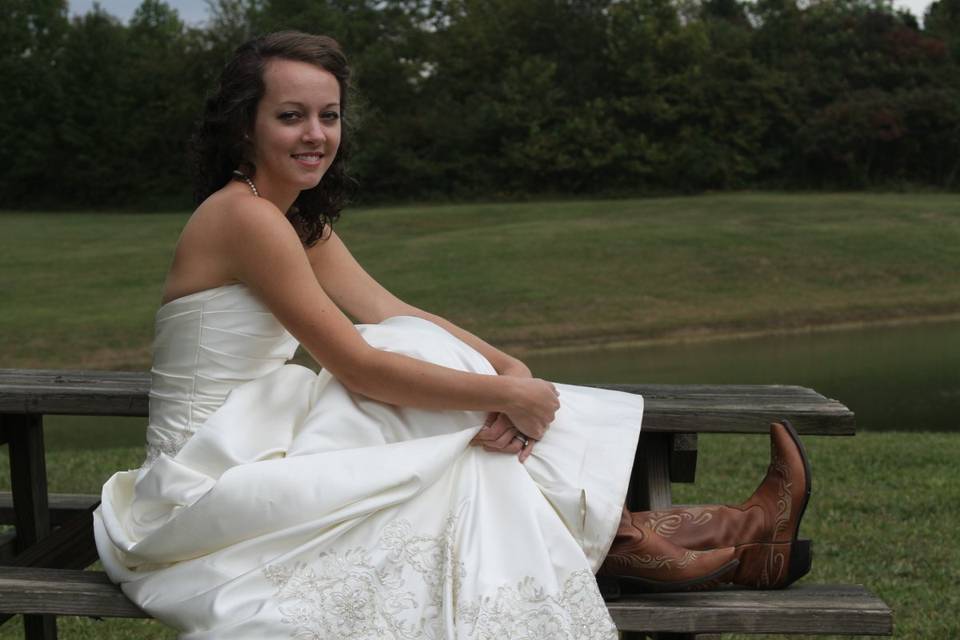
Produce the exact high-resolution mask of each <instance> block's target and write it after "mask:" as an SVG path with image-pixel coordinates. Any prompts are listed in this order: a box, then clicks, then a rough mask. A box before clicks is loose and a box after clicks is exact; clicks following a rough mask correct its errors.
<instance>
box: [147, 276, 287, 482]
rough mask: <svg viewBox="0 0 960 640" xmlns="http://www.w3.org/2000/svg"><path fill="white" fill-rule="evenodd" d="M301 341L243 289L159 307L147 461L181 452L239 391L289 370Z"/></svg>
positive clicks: (240, 286)
mask: <svg viewBox="0 0 960 640" xmlns="http://www.w3.org/2000/svg"><path fill="white" fill-rule="evenodd" d="M296 349H297V341H296V339H295V338H294V337H293V336H292V335H290V332H289V331H287V330H286V328H284V326H283V325H282V324H280V322H279V321H278V320H277V319H276V317H274V315H273V314H272V313H271V312H270V311H269V310H268V309H267V308H266V307H265V306H264V305H263V303H261V302H260V301H259V300H257V298H256V297H254V296H253V294H252V293H250V291H249V289H247V287H246V286H245V285H243V284H239V283H238V284H230V285H224V286H220V287H215V288H213V289H207V290H205V291H198V292H197V293H193V294H190V295H187V296H184V297H182V298H177V299H175V300H172V301H170V302H168V303H166V304H164V305H162V306H161V307H160V309H159V310H158V311H157V316H156V334H155V338H154V343H153V366H152V367H151V369H150V373H151V385H150V421H149V425H148V427H147V461H146V464H148V465H149V464H150V463H152V462H153V461H154V460H155V459H156V457H157V456H158V455H159V453H160V452H161V451H162V452H165V453H167V454H168V455H175V454H176V452H177V451H179V449H180V448H181V447H182V446H183V444H184V443H185V442H186V441H187V440H188V439H189V438H190V436H192V435H193V434H194V433H195V432H196V430H197V429H199V428H200V427H201V426H202V425H203V423H204V422H206V420H207V418H208V417H209V416H210V414H212V413H213V412H214V411H216V410H217V409H218V408H219V407H220V406H221V405H222V404H223V402H224V400H225V399H226V397H227V394H228V393H230V391H231V390H232V389H234V388H235V387H237V386H239V385H241V384H243V383H245V382H249V381H250V380H253V379H256V378H260V377H263V376H265V375H267V374H268V373H270V372H272V371H274V370H275V369H277V368H279V367H281V366H283V364H284V363H285V362H286V361H287V360H289V359H290V358H291V357H292V356H293V354H294V352H295V351H296Z"/></svg>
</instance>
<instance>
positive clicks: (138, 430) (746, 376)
mask: <svg viewBox="0 0 960 640" xmlns="http://www.w3.org/2000/svg"><path fill="white" fill-rule="evenodd" d="M527 362H528V363H529V364H530V366H531V368H533V370H534V372H535V373H536V374H537V375H538V376H540V377H544V378H548V379H550V380H556V381H558V382H570V383H578V384H585V383H603V382H609V383H715V384H735V383H743V384H797V385H801V386H804V387H812V388H813V389H816V390H817V391H819V392H820V393H822V394H823V395H825V396H828V397H830V398H835V399H837V400H839V401H840V402H842V403H844V404H845V405H847V406H848V407H850V409H852V410H853V411H854V413H856V416H857V428H858V429H860V430H870V431H960V323H955V322H954V323H941V324H918V325H909V326H897V327H879V328H867V329H857V330H850V331H830V332H813V333H807V334H793V335H786V336H773V337H764V338H751V339H742V340H723V341H719V340H718V341H711V342H695V343H684V344H670V345H659V346H648V347H638V348H622V349H592V350H585V351H576V352H566V353H558V354H550V355H539V356H532V357H529V358H527ZM45 424H46V428H45V434H46V440H47V448H48V449H88V448H101V447H115V446H138V445H141V444H142V443H143V432H144V428H145V425H146V420H145V419H143V418H99V417H68V416H50V417H48V418H47V419H46V423H45Z"/></svg>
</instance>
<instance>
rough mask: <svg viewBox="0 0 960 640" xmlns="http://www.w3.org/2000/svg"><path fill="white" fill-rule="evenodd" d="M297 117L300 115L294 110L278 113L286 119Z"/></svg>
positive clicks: (281, 117) (282, 118)
mask: <svg viewBox="0 0 960 640" xmlns="http://www.w3.org/2000/svg"><path fill="white" fill-rule="evenodd" d="M299 117H300V114H299V113H297V112H296V111H284V112H283V113H281V114H280V119H281V120H287V121H289V120H296V119H297V118H299Z"/></svg>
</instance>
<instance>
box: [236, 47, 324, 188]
mask: <svg viewBox="0 0 960 640" xmlns="http://www.w3.org/2000/svg"><path fill="white" fill-rule="evenodd" d="M263 75H264V77H263V80H264V85H265V91H264V94H263V98H261V100H260V104H259V105H257V114H256V120H255V122H254V129H253V133H252V135H251V138H252V143H253V164H254V166H255V167H256V182H257V185H258V187H261V188H262V189H266V190H277V189H279V190H286V189H292V188H296V189H297V190H298V191H302V190H304V189H310V188H313V187H315V186H317V184H318V183H319V182H320V179H321V178H322V177H323V174H324V173H326V171H327V169H329V168H330V165H331V164H333V159H334V158H335V157H336V155H337V149H338V148H339V146H340V86H339V85H338V84H337V79H336V77H334V75H333V74H332V73H330V72H329V71H326V70H324V69H321V68H319V67H316V66H314V65H312V64H308V63H306V62H299V61H294V60H282V59H273V60H270V61H268V62H267V64H266V67H265V69H264V74H263Z"/></svg>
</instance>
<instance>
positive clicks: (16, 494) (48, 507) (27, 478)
mask: <svg viewBox="0 0 960 640" xmlns="http://www.w3.org/2000/svg"><path fill="white" fill-rule="evenodd" d="M599 386H604V387H606V388H613V389H619V390H622V391H628V392H632V393H640V394H642V395H643V396H644V399H645V405H646V410H645V415H644V429H643V433H642V435H641V443H640V447H639V448H638V455H637V459H636V463H635V467H634V474H633V483H632V486H631V490H630V495H629V497H628V501H629V504H630V507H631V508H632V509H635V510H638V509H659V508H665V507H669V506H670V505H671V504H672V500H671V482H693V480H694V478H695V474H696V462H697V435H698V434H699V433H720V432H722V433H758V434H766V433H767V428H768V424H769V423H770V422H772V421H775V420H779V419H783V418H787V419H789V420H790V421H791V422H792V423H793V425H794V426H795V427H796V428H797V430H798V431H799V432H800V433H801V434H807V435H814V434H815V435H853V434H854V417H853V414H852V413H851V412H850V410H849V409H847V408H846V407H845V406H843V405H842V404H840V403H839V402H837V401H835V400H830V399H827V398H825V397H823V396H821V395H819V394H817V393H816V392H814V391H813V390H811V389H806V388H803V387H796V386H771V385H599ZM148 388H149V377H148V375H147V374H145V373H129V372H110V371H48V370H16V369H0V442H6V443H7V445H8V447H9V453H10V473H11V488H12V491H11V492H9V493H0V524H13V525H14V526H15V531H16V533H15V535H10V534H7V535H5V536H0V565H3V566H0V619H4V620H5V619H6V618H8V617H10V616H11V615H12V614H25V615H24V625H25V628H26V638H27V639H28V640H36V639H41V638H42V639H45V640H46V639H50V638H55V637H56V616H58V615H81V616H96V617H146V614H145V613H144V612H143V611H141V610H140V609H138V608H137V607H136V606H135V605H134V604H133V603H131V602H130V601H129V600H128V599H127V598H126V597H125V596H124V595H123V594H122V593H121V592H120V590H119V589H118V588H117V587H116V586H115V585H113V584H111V583H110V582H109V580H107V579H106V576H105V575H104V574H103V573H100V572H94V571H83V570H82V569H83V568H84V567H86V566H88V565H89V564H91V563H92V562H93V560H95V559H96V551H95V549H94V548H93V534H92V529H91V526H90V523H91V521H92V516H91V514H92V510H93V508H95V506H96V504H97V499H98V498H97V496H87V495H76V494H60V495H48V493H47V485H46V468H45V461H44V447H43V416H44V415H56V414H66V415H100V416H146V415H147V391H148ZM609 610H610V613H611V615H612V616H613V619H614V621H615V622H616V623H617V626H618V627H619V628H620V629H621V630H622V631H624V632H625V633H624V634H623V637H624V638H641V637H644V636H645V634H653V635H654V636H655V637H658V638H670V639H680V638H693V637H695V636H696V635H698V634H719V633H803V634H852V635H890V634H891V633H892V627H893V622H892V613H891V611H890V609H889V607H887V605H886V604H884V603H883V601H881V600H880V599H879V598H877V597H876V596H874V595H873V594H871V593H870V592H869V591H868V590H866V589H865V588H864V587H862V586H859V585H815V584H807V583H806V581H801V582H800V583H799V584H797V585H794V586H793V587H791V588H789V589H785V590H782V591H748V590H739V589H724V590H718V591H710V592H694V593H668V594H647V595H643V596H636V597H633V596H632V597H630V598H626V599H623V600H620V601H617V602H611V603H609Z"/></svg>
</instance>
